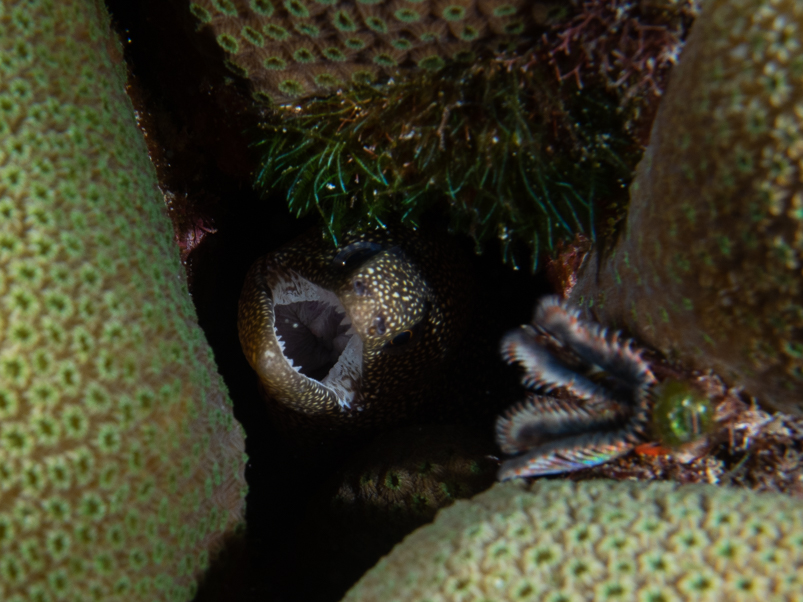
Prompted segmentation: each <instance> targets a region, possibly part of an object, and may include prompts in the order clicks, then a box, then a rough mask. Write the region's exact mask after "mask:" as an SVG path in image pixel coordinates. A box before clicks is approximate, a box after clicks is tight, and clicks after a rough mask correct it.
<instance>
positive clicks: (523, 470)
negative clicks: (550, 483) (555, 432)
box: [497, 431, 635, 481]
mask: <svg viewBox="0 0 803 602" xmlns="http://www.w3.org/2000/svg"><path fill="white" fill-rule="evenodd" d="M633 447H635V445H634V444H633V443H631V442H630V441H629V440H628V435H627V433H626V432H625V431H619V432H616V433H601V434H599V433H595V434H589V435H580V436H577V437H569V438H567V439H563V440H560V441H555V442H553V443H550V444H547V445H543V446H539V447H536V448H534V449H532V450H530V451H529V452H527V453H525V454H522V455H520V456H517V457H515V458H512V459H510V460H506V461H505V462H503V463H502V466H501V468H500V469H499V473H498V475H497V477H498V479H499V480H500V481H506V480H508V479H512V478H515V477H538V476H544V475H550V474H558V473H561V472H572V471H575V470H581V469H583V468H590V467H592V466H597V465H599V464H604V463H605V462H610V461H611V460H614V459H615V458H618V457H619V456H623V455H624V454H626V453H628V452H629V451H631V450H632V449H633Z"/></svg>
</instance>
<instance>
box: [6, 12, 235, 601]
mask: <svg viewBox="0 0 803 602" xmlns="http://www.w3.org/2000/svg"><path fill="white" fill-rule="evenodd" d="M11 5H13V8H12V13H13V14H14V15H15V18H14V19H7V18H6V16H5V15H3V16H2V17H0V57H2V58H0V63H2V67H0V69H2V70H3V77H2V78H0V97H2V98H13V99H16V103H17V104H16V105H15V106H14V107H13V109H12V108H10V107H7V108H8V109H9V112H10V111H13V112H14V121H5V122H2V126H0V129H2V131H3V135H2V140H3V150H0V156H2V159H0V162H2V163H4V165H3V167H2V168H0V170H2V179H0V214H2V219H0V241H2V242H3V244H2V245H0V262H2V263H0V292H2V297H0V329H2V331H3V334H5V335H6V336H5V338H3V337H1V336H0V383H2V385H0V418H1V419H2V420H1V421H0V439H2V441H1V442H0V490H2V492H3V494H2V497H3V501H4V503H3V504H0V505H2V506H3V509H2V511H0V573H3V576H2V578H0V597H2V598H3V599H4V600H50V599H53V600H55V599H59V600H62V599H65V600H66V599H75V600H85V599H99V600H112V599H117V598H116V596H118V595H119V596H121V597H124V598H125V599H126V600H143V601H144V600H152V599H154V597H155V594H154V591H153V589H152V588H151V587H150V586H149V585H148V584H149V583H150V582H151V579H152V576H153V572H152V571H150V570H148V568H149V567H148V566H147V564H146V563H143V562H140V560H141V559H142V558H145V557H146V556H148V555H149V554H151V552H152V550H153V549H154V547H155V546H156V545H157V544H161V545H162V546H163V547H165V548H166V549H173V550H176V555H177V556H178V555H181V556H187V553H188V552H189V553H191V554H192V556H191V557H190V558H191V561H190V562H186V561H185V563H184V565H183V566H182V567H181V572H179V570H177V569H178V568H179V567H178V562H177V560H165V561H164V562H163V569H162V570H163V571H164V576H163V579H162V581H163V584H164V586H165V589H166V590H173V591H174V592H188V591H190V590H191V589H192V585H191V584H192V583H193V582H194V580H195V579H196V578H197V577H198V575H199V574H200V572H201V571H203V569H204V568H205V565H204V563H206V562H208V557H204V555H203V553H202V552H201V551H202V550H206V549H207V548H208V547H214V546H215V542H216V541H219V538H220V537H221V536H222V534H223V532H224V531H225V530H227V529H229V528H230V527H231V526H232V525H233V523H236V522H237V521H239V520H240V512H241V510H242V500H241V497H240V491H241V489H242V487H241V483H238V482H241V481H242V473H241V469H242V468H241V464H239V463H237V464H232V463H231V462H230V459H231V458H232V457H235V458H236V460H237V461H238V462H239V461H240V460H241V459H242V440H241V438H240V436H238V434H237V433H236V432H232V429H231V428H230V427H227V428H226V430H227V431H228V434H227V435H224V436H223V437H218V436H217V435H212V434H211V433H212V432H213V431H214V429H216V428H217V426H218V425H222V424H224V423H226V422H227V419H226V417H222V416H218V417H216V418H215V420H214V424H213V423H212V422H211V419H210V418H209V417H208V411H206V409H205V410H204V411H198V408H195V411H194V412H193V411H191V410H190V408H191V407H194V406H196V405H199V406H200V405H205V404H208V403H209V402H208V401H207V400H210V399H216V401H215V402H213V403H215V404H217V403H218V401H220V402H221V403H220V406H221V408H222V407H223V406H224V405H225V404H224V403H223V400H222V397H223V395H222V394H221V393H220V390H219V389H217V388H216V385H212V382H216V380H214V381H212V380H210V379H209V377H208V376H207V377H206V380H205V379H204V377H203V373H204V372H205V371H208V370H210V369H212V370H214V368H213V367H212V365H213V364H210V363H209V359H208V358H207V356H206V354H205V353H203V354H202V355H196V354H195V353H194V352H192V351H190V350H189V349H187V348H184V347H179V349H178V353H176V352H175V350H174V352H173V353H172V355H171V356H170V359H168V360H167V361H165V362H164V364H163V365H154V364H153V362H152V361H151V359H152V358H151V354H148V353H144V351H145V347H144V343H145V341H146V340H147V341H149V342H150V343H153V344H155V345H157V346H158V345H160V344H163V343H164V342H165V341H178V340H185V339H190V338H192V337H194V336H195V334H196V333H193V332H185V331H194V330H197V327H194V326H192V324H193V320H194V317H193V310H192V306H191V304H189V303H187V299H186V296H187V293H186V286H185V285H183V284H182V282H181V268H180V267H179V265H178V263H177V258H176V257H177V256H176V253H175V251H174V250H173V249H172V244H171V243H172V241H171V238H172V234H170V232H171V228H170V226H169V222H168V220H167V219H166V216H165V214H164V209H163V204H162V200H161V199H160V198H158V195H157V194H155V191H156V190H157V189H156V180H155V174H154V172H153V167H152V166H151V165H150V163H149V161H148V159H147V149H146V148H145V146H144V143H143V140H142V137H141V133H140V132H139V131H138V129H137V127H136V124H135V120H134V117H133V115H132V111H131V104H130V101H129V100H128V99H127V98H126V96H125V93H124V82H123V81H121V79H120V76H121V75H122V74H123V73H124V70H122V71H121V69H120V67H121V63H119V60H120V59H119V58H115V59H112V58H110V56H109V54H108V50H109V48H112V47H116V48H117V49H116V50H115V56H116V57H119V56H121V55H120V54H119V43H118V42H117V40H116V39H115V38H114V36H113V35H112V34H111V33H110V29H109V23H108V20H109V19H108V16H107V15H106V14H105V12H103V11H104V9H103V6H102V4H97V3H86V2H71V1H69V0H65V1H64V2H59V3H55V4H54V3H47V2H45V3H41V2H16V1H12V2H11ZM11 5H10V4H9V2H5V3H4V4H3V5H2V6H4V7H9V6H11ZM202 5H203V8H204V10H200V8H201V7H202ZM191 10H192V11H193V12H194V13H195V14H196V16H197V17H198V18H201V19H205V18H206V17H207V16H209V17H210V18H213V19H217V18H219V17H220V15H224V16H235V17H236V16H237V11H236V10H235V5H234V4H233V3H232V2H220V1H219V2H215V3H212V2H210V1H208V0H206V1H204V2H197V3H193V4H192V5H191ZM212 10H215V11H216V13H215V14H214V15H212V12H211V11H212ZM98 11H101V12H98ZM204 11H205V12H204ZM0 12H2V9H0ZM23 17H24V18H23ZM32 25H35V27H32ZM54 31H57V32H59V33H58V35H49V34H48V35H43V33H42V32H54ZM246 33H248V31H247V30H246ZM244 37H245V38H246V39H247V35H245V34H244ZM33 56H36V60H35V61H33V60H31V58H32V57H33ZM68 126H69V127H68ZM56 177H58V178H59V179H60V181H59V182H56V181H55V180H56ZM131 249H136V252H134V253H132V252H131ZM149 303H155V304H156V305H157V307H156V308H155V309H154V311H152V315H154V316H156V317H155V318H154V319H153V320H152V321H151V320H148V319H145V318H143V316H142V315H141V314H140V312H139V310H138V309H137V308H138V307H144V306H146V305H148V304H149ZM32 324H35V325H36V327H35V328H33V329H32V328H31V326H32ZM123 324H125V327H123V326H122V325H123ZM160 324H161V325H160ZM199 341H201V342H200V345H201V347H203V343H202V337H201V339H199ZM197 346H198V345H197V344H196V347H197ZM177 378H178V379H180V380H181V382H182V383H184V386H185V389H184V390H183V394H184V403H183V404H181V405H179V404H176V403H175V402H173V401H172V400H169V399H166V400H160V403H159V404H157V403H155V402H154V401H153V399H154V398H153V393H152V391H153V390H160V389H161V388H162V387H163V385H164V384H165V383H172V382H174V381H175V379H177ZM139 389H142V390H144V391H145V397H147V398H148V399H151V401H150V402H149V403H147V404H143V403H142V399H143V397H136V398H137V400H138V401H139V402H140V403H139V405H138V406H136V407H134V406H132V405H131V404H129V407H130V411H126V407H125V406H126V401H125V400H126V398H127V396H128V395H131V394H132V393H133V392H134V391H136V390H139ZM192 414H194V415H195V416H192ZM148 423H152V424H153V425H154V429H153V430H152V432H148V433H146V430H145V429H144V428H142V426H143V424H145V425H147V424H148ZM229 424H230V422H229ZM193 431H197V432H204V433H208V434H207V435H206V437H207V438H208V439H209V440H210V442H209V443H208V444H207V445H206V447H205V451H204V452H203V453H202V454H200V455H199V456H198V457H196V458H194V459H193V464H192V469H191V470H190V471H189V472H188V473H187V474H186V475H185V477H184V478H182V479H181V480H179V482H178V485H179V487H178V490H179V491H184V490H194V491H201V490H203V489H201V488H199V486H198V483H204V482H206V481H207V478H208V475H207V472H209V471H210V469H211V464H212V462H211V461H212V460H213V459H216V460H219V462H218V465H220V464H223V465H225V466H226V467H227V469H228V470H230V471H231V472H227V473H226V474H225V475H224V477H223V479H222V484H221V486H220V487H219V488H213V490H211V491H209V492H208V493H210V494H211V495H210V496H201V497H199V499H198V503H197V504H196V506H195V507H193V508H189V509H185V510H181V511H178V512H177V518H178V520H179V521H180V522H182V523H184V524H189V525H192V524H194V523H196V522H197V520H198V518H199V516H202V517H203V520H204V521H205V519H206V516H208V514H209V512H210V510H211V509H216V508H217V507H218V505H219V504H220V516H221V519H220V520H219V521H218V523H217V524H216V525H215V527H214V529H212V530H209V531H208V532H207V533H206V535H205V536H204V537H203V538H200V536H199V538H197V539H196V541H194V542H193V544H194V545H192V546H190V545H189V542H187V543H184V542H181V541H178V540H177V538H176V536H175V532H174V533H171V532H170V531H169V530H168V529H167V528H166V527H165V528H162V527H159V528H158V529H156V530H152V531H151V532H150V534H148V533H146V532H145V530H140V529H132V528H130V525H131V522H130V520H129V517H131V516H134V515H139V516H141V517H142V522H143V523H145V522H147V521H150V520H151V519H153V518H154V517H155V510H154V508H152V506H151V504H149V503H148V501H147V499H146V497H141V498H136V497H135V493H136V492H141V491H143V485H144V486H145V488H146V489H149V490H153V489H154V488H157V487H158V488H161V487H162V486H163V485H162V483H161V482H160V479H161V477H158V478H157V477H153V476H152V475H151V476H148V475H147V472H148V471H145V470H144V469H143V467H144V466H153V467H158V468H156V470H157V473H162V472H164V473H166V472H167V471H166V467H167V466H168V465H170V464H174V463H178V461H179V460H180V458H181V454H180V452H178V451H177V450H179V449H182V448H183V449H188V448H189V444H188V443H187V442H185V443H184V444H182V443H181V440H182V439H185V438H186V439H189V438H190V435H189V433H191V432H193ZM232 435H233V438H232ZM232 453H233V454H234V456H232ZM207 459H208V460H209V462H207ZM232 483H234V489H233V490H232V491H236V492H235V493H234V495H228V494H226V493H223V490H224V489H225V488H226V487H229V486H231V485H232ZM164 486H165V487H166V483H165V484H164ZM203 491H206V490H203ZM221 493H222V494H223V496H224V497H225V498H226V500H225V501H223V502H222V503H221V502H216V501H214V500H213V499H212V498H213V497H215V496H216V495H219V494H221ZM178 499H179V498H178V493H176V494H173V495H171V496H170V497H169V500H168V501H169V503H170V504H172V505H173V506H175V505H177V502H178ZM82 500H83V501H86V502H88V501H89V500H95V504H94V506H90V507H88V506H86V505H82ZM82 512H86V513H88V515H85V514H82ZM9 521H10V523H11V524H12V525H13V527H12V528H13V530H14V532H15V534H16V537H15V539H14V541H13V542H10V543H9V544H7V543H6V542H5V540H4V539H3V538H4V527H3V526H2V525H4V524H7V523H8V522H9ZM90 523H91V524H90ZM110 534H111V535H110ZM107 544H109V545H107ZM190 547H192V550H190ZM134 550H138V553H137V554H136V555H134V552H133V551H134ZM204 558H206V559H204ZM156 597H164V596H156Z"/></svg>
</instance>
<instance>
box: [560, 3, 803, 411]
mask: <svg viewBox="0 0 803 602" xmlns="http://www.w3.org/2000/svg"><path fill="white" fill-rule="evenodd" d="M802 26H803V7H801V5H800V4H799V3H797V2H793V1H787V2H768V1H762V0H737V1H732V2H731V1H727V2H726V1H712V2H709V3H707V4H706V5H705V7H704V10H703V12H702V14H701V16H700V17H699V18H698V20H697V22H696V24H695V26H694V28H693V30H692V33H691V35H690V36H689V39H688V42H687V45H686V48H685V49H684V51H683V54H682V57H681V60H680V63H679V65H678V67H677V68H676V70H675V71H673V74H672V78H671V81H670V84H669V87H668V90H667V93H666V96H665V98H664V100H663V102H662V104H661V106H660V109H659V112H658V115H657V117H656V121H655V124H654V127H653V130H652V134H651V140H650V144H649V147H648V149H647V151H646V153H645V156H644V158H643V159H642V161H641V163H640V164H639V166H638V169H637V173H636V178H635V180H634V182H633V184H632V185H631V188H630V196H631V203H630V207H629V212H628V215H627V223H626V227H625V228H624V231H623V232H622V233H621V237H620V240H619V241H618V243H617V244H616V245H615V246H614V247H612V248H611V247H609V246H605V245H603V246H601V247H600V249H599V250H598V251H597V253H595V254H594V255H592V256H591V257H590V258H589V260H588V261H586V263H585V264H584V266H583V268H581V273H580V275H579V277H578V282H577V285H576V286H575V288H574V289H573V291H572V294H571V298H572V299H573V300H575V301H576V302H577V303H578V304H580V305H582V306H583V307H584V308H586V309H587V310H588V311H590V312H591V313H592V314H593V315H595V316H596V318H597V319H598V320H599V321H601V322H603V323H606V324H610V325H613V326H616V327H626V328H627V329H628V330H629V331H630V333H631V334H633V335H635V336H636V337H638V338H639V339H641V340H642V341H644V342H645V343H648V344H649V345H651V346H653V347H655V348H656V349H658V350H660V351H661V352H663V353H665V354H666V355H667V356H668V357H669V358H680V359H681V360H682V361H683V362H684V363H687V364H689V365H692V366H695V367H699V368H703V369H706V368H711V369H713V370H715V371H716V372H717V373H718V374H719V375H720V376H722V377H723V378H724V379H725V380H726V381H728V382H730V383H731V384H734V385H738V386H742V387H744V388H745V389H746V390H747V391H748V392H749V393H750V394H751V395H754V396H756V397H758V398H759V399H760V401H761V402H762V403H764V404H766V406H767V407H770V408H774V409H780V410H783V411H787V412H793V413H800V412H803V405H802V404H801V402H800V390H801V386H802V385H803V347H801V343H800V341H801V334H803V303H801V297H802V296H803V278H802V277H801V271H800V270H801V261H802V260H803V213H801V207H803V201H802V200H801V199H803V189H802V188H801V184H800V182H801V168H800V166H799V160H800V158H801V148H803V138H801V135H800V132H801V119H803V111H802V110H801V104H800V103H801V98H803V83H802V82H803V80H801V78H800V74H801V72H803V46H801V44H800V33H799V32H800V30H801V27H802Z"/></svg>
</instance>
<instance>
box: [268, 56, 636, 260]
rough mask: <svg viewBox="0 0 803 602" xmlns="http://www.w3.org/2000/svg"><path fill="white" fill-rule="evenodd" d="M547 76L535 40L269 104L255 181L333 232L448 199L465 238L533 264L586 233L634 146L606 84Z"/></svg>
mask: <svg viewBox="0 0 803 602" xmlns="http://www.w3.org/2000/svg"><path fill="white" fill-rule="evenodd" d="M554 79H555V76H554V74H553V72H552V69H551V68H550V67H549V66H548V65H547V64H546V63H540V62H539V60H538V57H537V56H536V54H534V53H528V54H526V55H524V56H515V55H507V54H503V55H499V56H496V57H494V58H491V59H488V60H483V61H478V62H476V63H474V64H472V65H471V66H469V67H457V66H456V67H454V68H446V69H444V70H441V71H439V72H438V73H429V72H426V71H420V72H418V73H417V74H415V75H411V76H410V77H408V78H405V79H402V80H400V81H398V82H395V83H393V84H392V85H388V86H381V87H357V88H354V89H351V90H347V91H344V92H342V93H339V94H337V95H334V96H331V97H329V98H326V99H320V100H310V101H307V102H306V103H305V104H304V106H303V110H301V111H298V110H296V109H295V108H292V107H280V108H278V109H277V113H276V115H277V116H276V118H275V119H274V120H272V121H268V122H266V123H265V125H264V126H263V127H264V128H265V130H266V132H265V138H264V140H263V141H262V142H260V143H259V144H258V145H257V148H258V149H259V150H260V151H261V152H263V167H262V169H261V170H260V171H259V172H258V174H257V183H258V185H259V186H260V187H262V188H263V189H266V190H268V189H270V190H273V189H282V188H285V189H287V191H288V192H287V195H288V202H289V206H290V209H291V211H293V212H294V213H296V214H298V215H303V214H306V213H308V212H311V211H318V212H320V214H321V215H322V216H323V218H324V223H325V224H326V227H327V228H328V229H329V231H330V233H331V235H332V236H333V237H337V236H338V235H339V233H340V232H341V231H342V230H343V229H344V228H346V227H349V226H352V225H353V224H354V222H355V221H357V220H359V219H363V218H364V219H366V220H368V221H369V222H371V223H377V222H378V223H383V222H385V221H388V220H389V219H391V216H394V215H396V216H400V218H401V220H402V221H403V222H405V223H409V224H412V225H415V224H417V223H419V220H420V218H421V216H422V214H423V213H424V212H425V211H426V210H427V209H429V208H431V207H444V206H448V207H449V209H450V214H451V217H452V221H453V223H452V226H453V228H454V229H456V230H460V231H463V232H468V233H469V234H471V236H472V237H473V238H474V239H475V240H476V242H477V245H478V250H481V249H482V246H483V245H484V244H485V243H487V242H488V241H490V240H497V241H499V243H500V244H501V246H502V255H503V258H504V261H505V262H507V263H509V264H511V265H513V266H518V265H520V264H525V265H526V264H529V266H528V267H530V268H531V269H532V270H535V268H536V267H537V263H538V259H539V255H540V254H541V253H542V252H544V251H550V250H551V249H552V248H553V246H554V244H555V243H556V242H557V241H559V240H561V239H570V238H572V237H573V236H574V234H575V233H576V232H583V233H585V234H586V235H587V236H589V237H593V236H594V231H595V230H594V229H595V222H596V221H597V220H596V212H597V211H599V206H600V205H601V206H605V204H606V202H607V201H608V199H609V198H611V197H615V196H616V195H617V194H620V193H621V191H622V186H623V182H626V181H627V180H628V178H629V177H630V173H631V171H632V169H633V167H634V166H635V164H636V160H637V159H638V148H637V145H635V144H634V142H633V140H632V139H631V138H630V137H629V135H627V134H625V133H624V131H623V125H622V115H620V114H619V113H618V112H617V102H618V101H617V99H616V98H615V97H614V96H613V95H609V94H607V93H605V92H604V91H600V89H599V88H592V89H589V90H586V91H584V92H582V93H579V92H576V91H574V90H572V91H568V90H563V89H558V86H557V85H556V84H553V81H554ZM564 87H565V88H568V87H571V88H574V84H571V85H570V86H569V85H568V84H567V85H566V86H564ZM444 201H446V203H444Z"/></svg>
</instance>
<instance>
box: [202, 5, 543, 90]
mask: <svg viewBox="0 0 803 602" xmlns="http://www.w3.org/2000/svg"><path fill="white" fill-rule="evenodd" d="M528 4H529V3H528V2H524V1H523V0H454V1H451V0H387V1H385V0H356V1H355V0H346V1H343V0H341V1H340V2H338V0H285V1H284V2H277V1H275V0H274V2H271V0H250V1H249V2H245V1H235V0H196V1H194V2H192V3H190V10H191V11H192V12H193V14H194V15H195V16H196V17H197V18H198V19H199V20H200V22H201V23H202V24H204V25H208V26H209V27H210V28H211V29H212V31H213V32H214V34H215V38H216V40H217V43H218V44H219V45H220V47H221V48H222V49H223V50H224V51H225V52H226V53H227V54H228V59H227V61H228V64H229V66H230V68H231V69H232V70H233V71H234V72H236V73H238V74H240V75H242V76H244V77H246V78H248V79H249V80H250V81H251V83H252V85H253V88H254V93H255V96H256V97H257V98H260V99H263V100H266V101H267V102H286V101H290V100H296V99H298V98H302V97H306V96H311V95H315V94H317V95H322V94H323V95H326V94H329V93H331V92H332V91H334V90H336V89H338V88H341V87H344V86H349V85H353V84H354V83H366V82H371V81H375V80H377V79H378V78H379V77H381V76H385V77H387V76H388V75H393V74H395V73H397V72H398V71H399V70H400V69H403V68H410V67H413V68H415V67H417V68H420V69H429V70H437V69H439V68H441V67H443V66H444V65H445V64H446V62H447V61H454V60H457V61H467V60H471V59H472V58H473V57H474V46H475V45H476V44H478V43H482V44H483V45H493V46H498V45H507V44H515V43H516V42H518V41H519V39H520V38H521V37H522V36H524V35H525V34H526V33H528V32H530V31H531V30H532V29H533V24H534V22H533V15H532V14H531V13H532V7H530V6H528Z"/></svg>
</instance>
